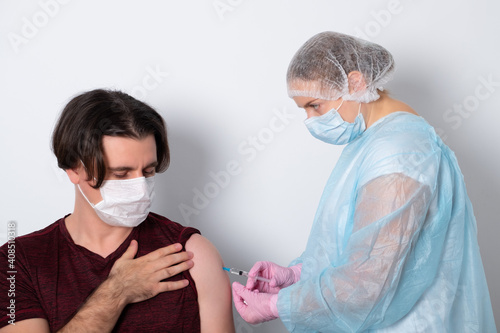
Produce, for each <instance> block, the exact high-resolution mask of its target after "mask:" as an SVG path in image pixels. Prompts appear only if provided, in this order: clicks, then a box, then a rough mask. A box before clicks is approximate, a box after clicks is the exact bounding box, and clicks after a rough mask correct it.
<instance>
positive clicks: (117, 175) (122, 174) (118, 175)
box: [113, 173, 127, 178]
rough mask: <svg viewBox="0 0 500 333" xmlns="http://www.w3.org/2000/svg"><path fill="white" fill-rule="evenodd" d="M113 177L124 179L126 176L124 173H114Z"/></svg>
mask: <svg viewBox="0 0 500 333" xmlns="http://www.w3.org/2000/svg"><path fill="white" fill-rule="evenodd" d="M113 176H115V177H116V178H125V177H126V176H127V174H126V173H114V174H113Z"/></svg>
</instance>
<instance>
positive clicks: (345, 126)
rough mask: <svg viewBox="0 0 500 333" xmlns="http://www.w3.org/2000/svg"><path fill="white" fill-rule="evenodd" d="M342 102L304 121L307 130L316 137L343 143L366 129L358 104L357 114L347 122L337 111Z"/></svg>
mask: <svg viewBox="0 0 500 333" xmlns="http://www.w3.org/2000/svg"><path fill="white" fill-rule="evenodd" d="M343 103H344V100H342V103H340V105H339V107H338V108H337V109H335V108H334V109H331V110H330V111H328V112H327V113H325V114H324V115H321V116H319V117H311V118H308V119H306V120H305V121H304V123H305V124H306V127H307V129H308V130H309V132H310V133H311V134H312V136H314V137H315V138H316V139H319V140H321V141H323V142H326V143H331V144H334V145H345V144H347V143H349V142H351V141H352V140H354V139H356V138H357V137H358V136H359V135H360V134H361V133H363V132H364V131H365V129H366V125H365V120H364V118H363V115H362V114H361V112H360V111H361V104H360V105H359V111H358V116H357V117H356V119H354V122H353V123H350V122H347V121H345V120H344V119H342V117H341V116H340V114H339V113H338V110H339V109H340V107H341V106H342V104H343Z"/></svg>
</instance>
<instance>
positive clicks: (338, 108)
mask: <svg viewBox="0 0 500 333" xmlns="http://www.w3.org/2000/svg"><path fill="white" fill-rule="evenodd" d="M342 104H344V99H343V98H342V102H340V105H339V106H338V107H337V108H336V109H335V110H337V112H339V110H340V107H341V106H342Z"/></svg>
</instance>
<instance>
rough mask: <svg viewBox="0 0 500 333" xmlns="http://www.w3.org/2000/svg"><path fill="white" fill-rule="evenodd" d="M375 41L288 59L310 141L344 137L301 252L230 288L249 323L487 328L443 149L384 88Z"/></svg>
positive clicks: (346, 41)
mask: <svg viewBox="0 0 500 333" xmlns="http://www.w3.org/2000/svg"><path fill="white" fill-rule="evenodd" d="M393 71H394V61H393V58H392V55H391V54H390V53H389V52H388V51H387V50H386V49H384V48H383V47H381V46H379V45H376V44H373V43H370V42H366V41H363V40H360V39H357V38H354V37H351V36H347V35H343V34H340V33H334V32H324V33H320V34H318V35H316V36H314V37H312V38H311V39H310V40H308V41H307V42H306V43H305V44H304V45H303V46H302V47H301V48H300V49H299V50H298V52H297V53H296V54H295V56H294V58H293V59H292V61H291V63H290V66H289V69H288V74H287V84H288V93H289V96H290V97H291V98H293V99H294V100H295V102H296V103H297V105H298V106H299V107H302V108H304V109H305V111H306V113H307V116H308V118H307V120H306V121H305V124H306V126H307V128H308V129H309V131H310V132H311V134H312V135H313V136H315V137H316V138H318V139H320V140H322V141H325V142H327V143H331V144H347V145H346V147H345V148H344V150H343V152H342V155H341V156H340V158H339V160H338V162H337V164H336V165H335V168H334V170H333V172H332V174H331V176H330V178H329V179H328V182H327V184H326V186H325V189H324V192H323V195H322V198H321V201H320V203H319V207H318V210H317V213H316V216H315V219H314V223H313V226H312V229H311V234H310V236H309V240H308V243H307V247H306V249H305V251H304V252H303V254H302V255H301V256H300V257H299V258H297V259H296V260H294V261H293V262H292V263H291V264H290V265H289V266H288V267H281V266H279V265H276V264H274V263H271V262H258V263H256V264H255V265H254V267H253V268H252V270H251V271H250V272H249V273H250V276H256V275H260V276H263V277H266V278H269V279H271V283H269V284H268V283H262V282H260V281H256V280H255V279H252V278H249V279H248V281H247V285H246V286H242V285H241V284H238V283H236V282H235V283H234V284H233V297H234V302H235V306H236V309H237V310H238V312H239V313H240V315H241V316H242V317H243V318H244V319H245V320H247V321H248V322H250V323H259V322H263V321H267V320H272V319H274V318H278V317H279V318H280V319H281V320H282V322H283V323H284V325H285V326H286V327H287V329H288V330H289V331H291V332H364V331H366V332H496V327H495V322H494V318H493V311H492V307H491V301H490V297H489V293H488V286H487V284H486V278H485V274H484V269H483V266H482V262H481V257H480V253H479V247H478V242H477V228H476V220H475V218H474V214H473V210H472V206H471V202H470V200H469V198H468V196H467V192H466V188H465V183H464V179H463V175H462V173H461V171H460V169H459V166H458V163H457V160H456V158H455V155H454V154H453V152H452V151H451V150H450V149H449V148H448V147H447V146H446V145H445V144H444V143H443V142H442V141H441V139H440V138H439V136H437V135H436V133H435V131H434V129H433V128H432V127H431V126H430V125H429V124H428V123H427V122H426V121H425V120H424V119H423V118H422V117H420V116H419V115H418V114H417V113H416V112H415V111H414V110H413V109H411V108H410V107H409V106H408V105H406V104H404V103H402V102H400V101H397V100H395V99H393V98H391V97H390V96H389V95H388V94H387V93H386V92H384V91H383V85H384V84H385V83H386V82H387V81H388V80H390V78H391V75H392V73H393Z"/></svg>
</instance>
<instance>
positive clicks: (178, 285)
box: [159, 280, 189, 293]
mask: <svg viewBox="0 0 500 333" xmlns="http://www.w3.org/2000/svg"><path fill="white" fill-rule="evenodd" d="M188 285H189V280H179V281H166V282H160V283H159V292H160V293H162V292H166V291H172V290H178V289H182V288H185V287H187V286H188Z"/></svg>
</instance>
